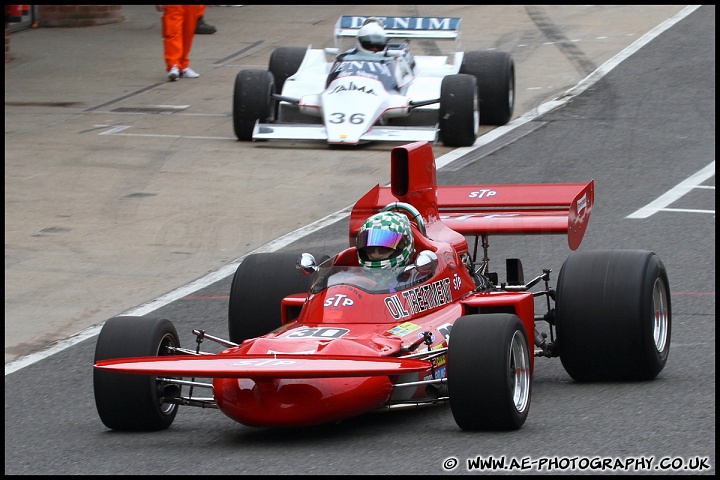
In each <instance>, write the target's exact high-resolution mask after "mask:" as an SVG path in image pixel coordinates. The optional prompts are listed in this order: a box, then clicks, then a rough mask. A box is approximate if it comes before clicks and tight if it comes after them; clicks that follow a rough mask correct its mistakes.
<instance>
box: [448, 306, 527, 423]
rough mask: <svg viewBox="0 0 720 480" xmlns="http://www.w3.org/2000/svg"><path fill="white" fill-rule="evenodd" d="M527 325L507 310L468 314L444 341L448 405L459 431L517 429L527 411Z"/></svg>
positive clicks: (525, 416)
mask: <svg viewBox="0 0 720 480" xmlns="http://www.w3.org/2000/svg"><path fill="white" fill-rule="evenodd" d="M531 365H532V364H531V358H530V348H529V344H528V337H527V333H526V332H525V326H524V325H523V323H522V321H521V320H520V318H518V316H517V315H513V314H509V313H494V314H479V315H466V316H464V317H460V318H459V319H458V320H457V321H456V322H455V324H454V325H453V327H452V331H451V332H450V340H449V343H448V367H447V368H448V372H447V374H448V393H449V395H450V408H451V410H452V414H453V417H454V418H455V422H456V423H457V425H458V426H459V427H460V428H461V429H463V430H517V429H519V428H520V427H522V426H523V424H524V423H525V420H526V419H527V416H528V412H529V411H530V397H531V390H532V366H531Z"/></svg>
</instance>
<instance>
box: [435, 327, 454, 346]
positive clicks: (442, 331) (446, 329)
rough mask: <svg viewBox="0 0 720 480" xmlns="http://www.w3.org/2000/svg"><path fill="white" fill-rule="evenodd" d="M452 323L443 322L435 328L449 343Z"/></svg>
mask: <svg viewBox="0 0 720 480" xmlns="http://www.w3.org/2000/svg"><path fill="white" fill-rule="evenodd" d="M452 327H453V326H452V323H445V324H443V325H440V326H439V327H438V329H437V331H438V332H440V335H442V336H443V337H445V341H446V342H447V343H448V344H450V331H451V330H452Z"/></svg>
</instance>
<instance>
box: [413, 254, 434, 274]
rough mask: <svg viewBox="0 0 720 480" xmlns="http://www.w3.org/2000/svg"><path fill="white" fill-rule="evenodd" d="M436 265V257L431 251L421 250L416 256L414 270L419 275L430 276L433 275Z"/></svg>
mask: <svg viewBox="0 0 720 480" xmlns="http://www.w3.org/2000/svg"><path fill="white" fill-rule="evenodd" d="M437 264H438V256H437V254H436V253H435V252H433V251H432V250H423V251H422V252H420V253H418V254H417V258H415V268H416V269H417V271H418V273H420V274H421V275H431V274H433V273H435V269H436V268H437Z"/></svg>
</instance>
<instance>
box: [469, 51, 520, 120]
mask: <svg viewBox="0 0 720 480" xmlns="http://www.w3.org/2000/svg"><path fill="white" fill-rule="evenodd" d="M460 73H467V74H469V75H473V76H474V77H475V78H476V79H477V91H478V101H479V102H480V123H482V124H483V125H505V124H506V123H508V122H509V121H510V120H511V119H512V114H513V109H514V108H515V63H514V61H513V58H512V56H511V55H510V54H509V53H506V52H494V51H488V52H465V55H464V56H463V61H462V65H460Z"/></svg>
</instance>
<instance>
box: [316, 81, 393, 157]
mask: <svg viewBox="0 0 720 480" xmlns="http://www.w3.org/2000/svg"><path fill="white" fill-rule="evenodd" d="M387 96H388V95H387V93H386V92H385V90H384V88H383V86H382V83H380V82H379V81H377V80H373V79H369V78H362V77H356V76H352V77H342V78H338V79H336V80H335V81H333V82H332V83H331V84H330V85H329V86H328V88H327V90H326V91H325V92H324V93H323V94H322V108H323V115H324V116H325V122H324V123H325V128H326V130H327V134H328V143H347V144H357V143H359V142H360V137H361V136H362V135H363V134H364V133H365V132H367V131H368V130H370V128H371V127H372V126H373V124H374V123H375V122H376V121H377V119H378V118H379V117H380V116H381V115H382V114H383V112H384V111H385V99H386V97H387Z"/></svg>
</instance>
